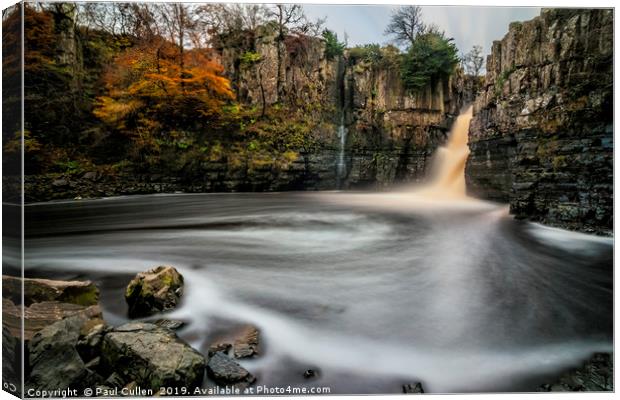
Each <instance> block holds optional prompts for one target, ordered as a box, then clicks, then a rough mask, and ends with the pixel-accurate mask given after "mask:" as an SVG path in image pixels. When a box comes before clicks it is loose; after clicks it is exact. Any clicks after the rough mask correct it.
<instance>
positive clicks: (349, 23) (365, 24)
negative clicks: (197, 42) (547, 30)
mask: <svg viewBox="0 0 620 400" xmlns="http://www.w3.org/2000/svg"><path fill="white" fill-rule="evenodd" d="M303 6H304V10H305V12H306V15H307V16H308V17H309V18H311V19H313V20H314V19H316V18H322V17H327V21H326V23H325V25H326V26H327V28H329V29H330V30H332V31H334V32H336V33H337V34H338V38H339V39H340V40H343V38H344V33H345V32H346V33H347V36H348V44H349V46H356V45H361V44H368V43H379V44H381V45H384V44H388V43H390V39H389V37H387V36H385V35H384V34H383V31H384V30H385V27H386V26H387V25H388V23H389V20H390V15H391V13H392V10H393V9H395V8H396V7H398V6H389V5H374V6H373V5H325V4H323V5H312V4H304V5H303ZM422 14H423V18H424V21H425V22H426V23H433V24H435V25H437V26H439V27H440V28H441V29H442V30H444V31H445V32H446V34H447V36H448V37H452V38H454V41H455V43H456V46H457V47H458V49H459V51H460V52H463V53H465V52H467V51H469V50H470V49H471V48H472V46H474V45H480V46H482V48H483V51H484V54H485V56H486V55H487V54H489V53H490V51H491V44H492V43H493V41H494V40H499V39H501V38H502V37H504V35H505V34H506V33H507V32H508V24H510V22H513V21H526V20H529V19H532V18H534V17H535V16H537V15H539V14H540V8H537V7H464V6H423V7H422Z"/></svg>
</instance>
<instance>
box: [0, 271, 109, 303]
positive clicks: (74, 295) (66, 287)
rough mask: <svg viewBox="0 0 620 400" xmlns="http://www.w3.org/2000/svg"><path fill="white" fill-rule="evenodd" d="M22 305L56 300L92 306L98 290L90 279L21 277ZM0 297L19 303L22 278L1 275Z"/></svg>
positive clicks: (95, 301) (95, 300) (96, 301)
mask: <svg viewBox="0 0 620 400" xmlns="http://www.w3.org/2000/svg"><path fill="white" fill-rule="evenodd" d="M23 285H24V293H23V295H24V305H26V306H29V305H30V304H32V303H39V302H42V301H58V302H61V303H71V304H77V305H81V306H93V305H96V304H97V303H98V301H99V290H98V289H97V286H95V284H93V283H92V282H91V281H55V280H50V279H31V278H25V279H23ZM2 297H3V298H7V299H10V300H11V301H12V302H13V303H15V304H21V301H22V300H21V298H22V278H19V277H14V276H9V275H3V276H2Z"/></svg>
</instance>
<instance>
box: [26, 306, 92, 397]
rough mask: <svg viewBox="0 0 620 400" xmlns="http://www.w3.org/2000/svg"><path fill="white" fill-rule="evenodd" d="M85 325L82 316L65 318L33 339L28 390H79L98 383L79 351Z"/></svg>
mask: <svg viewBox="0 0 620 400" xmlns="http://www.w3.org/2000/svg"><path fill="white" fill-rule="evenodd" d="M85 322H86V319H84V318H83V317H80V316H73V317H69V318H65V319H63V320H61V321H57V322H55V323H53V324H51V325H49V326H47V327H45V328H43V329H42V330H40V331H39V332H37V333H36V334H35V335H34V336H33V337H32V340H31V341H30V344H29V361H30V366H31V372H30V375H29V377H28V379H27V381H26V387H27V388H35V389H46V390H55V389H58V388H67V387H70V388H72V389H78V390H79V389H83V388H85V387H90V386H93V385H95V384H97V383H98V381H99V380H100V377H98V376H97V375H96V374H95V373H93V372H92V371H91V370H89V369H88V368H87V367H86V365H85V364H84V361H83V360H82V358H81V357H80V355H79V354H78V351H77V349H76V344H77V341H78V337H79V335H80V330H81V328H82V326H83V325H84V323H85Z"/></svg>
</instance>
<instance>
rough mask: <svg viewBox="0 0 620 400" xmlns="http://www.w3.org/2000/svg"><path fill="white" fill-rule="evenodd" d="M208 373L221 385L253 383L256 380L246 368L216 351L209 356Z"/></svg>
mask: <svg viewBox="0 0 620 400" xmlns="http://www.w3.org/2000/svg"><path fill="white" fill-rule="evenodd" d="M207 373H208V374H209V377H211V378H212V379H213V380H214V381H215V382H216V383H218V384H221V385H229V384H243V383H245V384H251V383H253V382H254V381H255V380H256V378H254V376H252V374H250V373H249V372H248V371H247V370H246V369H245V368H243V367H242V366H241V365H239V364H238V363H237V362H236V361H235V360H233V359H232V358H230V357H228V356H227V355H226V354H224V353H222V352H218V353H215V354H213V355H212V356H211V357H210V358H209V362H208V364H207Z"/></svg>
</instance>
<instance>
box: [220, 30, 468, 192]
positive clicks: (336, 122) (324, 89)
mask: <svg viewBox="0 0 620 400" xmlns="http://www.w3.org/2000/svg"><path fill="white" fill-rule="evenodd" d="M278 45H279V44H278V42H277V41H276V39H275V32H270V31H269V28H264V29H261V30H259V34H258V37H256V38H253V44H252V45H251V46H246V50H247V49H248V48H250V49H252V50H251V51H246V50H243V47H241V48H222V49H220V53H221V61H222V64H223V65H224V66H225V70H226V71H232V72H230V74H229V78H230V79H231V81H232V82H233V86H234V87H235V91H236V92H237V98H238V99H239V100H240V101H241V102H243V103H245V104H248V105H253V106H259V107H260V106H261V105H262V104H266V105H267V106H269V105H273V104H275V103H277V102H278V101H288V102H292V103H297V102H300V101H301V102H305V103H307V104H313V103H316V104H321V105H323V107H322V112H323V116H322V117H323V118H324V119H325V120H326V121H329V122H330V123H331V124H332V134H331V135H330V137H329V138H327V139H326V140H325V142H324V143H323V146H322V148H321V149H319V151H317V152H314V153H312V154H300V157H299V159H298V160H296V162H295V163H293V165H292V166H291V168H290V169H289V171H288V172H285V173H283V174H280V176H281V177H287V176H288V177H289V178H291V179H293V180H295V178H293V177H295V176H300V174H301V175H303V179H302V181H301V182H298V183H297V184H296V185H293V186H297V187H299V188H307V189H311V190H312V189H332V188H334V187H336V186H340V187H342V188H352V187H374V188H380V187H386V186H389V185H391V184H393V183H395V182H397V181H399V182H400V181H417V180H420V179H421V178H422V177H423V176H424V172H425V170H426V168H427V161H428V159H429V158H430V155H431V153H432V152H433V151H434V150H435V148H436V147H437V146H438V145H440V144H441V143H443V141H444V140H445V138H446V134H447V131H448V130H449V127H450V125H451V122H452V119H453V117H454V116H455V115H457V114H458V112H459V109H460V108H461V107H462V105H463V103H464V102H465V101H468V100H469V101H471V97H472V96H471V93H472V85H471V79H468V78H466V77H465V76H464V75H463V73H462V71H460V70H458V71H457V72H456V74H455V75H454V76H453V77H451V78H450V79H449V80H447V81H440V82H436V83H435V84H433V85H432V86H429V87H427V88H426V90H425V91H424V92H423V93H420V94H418V95H410V94H408V93H407V92H406V91H405V89H404V88H403V86H402V84H401V80H400V67H399V65H398V61H397V60H398V57H399V56H398V55H397V54H396V53H394V48H392V49H390V48H389V47H388V48H385V49H381V52H380V54H377V55H376V59H374V60H373V61H370V60H366V59H363V58H362V59H360V58H355V57H353V55H352V54H351V51H350V50H347V51H345V53H344V55H342V56H336V57H333V58H331V59H329V58H327V57H326V56H325V43H324V41H323V40H322V39H319V38H310V37H303V36H302V37H289V38H287V39H286V40H284V42H283V43H282V44H280V46H282V47H284V49H282V50H283V51H281V54H282V55H283V60H282V62H283V64H284V70H285V79H284V82H283V90H282V92H283V93H284V94H285V96H286V97H285V98H279V97H278V92H277V87H276V82H277V70H278V69H277V65H278V63H277V54H278V52H277V46H278ZM252 60H257V61H252ZM258 60H259V61H258ZM326 105H328V107H325V106H326ZM325 110H327V111H325ZM343 134H344V135H345V137H344V138H341V136H342V135H343ZM343 147H344V149H343ZM339 163H341V165H340V168H339ZM290 175H292V176H293V177H290ZM281 177H280V178H277V179H275V180H274V182H277V181H278V180H279V179H281ZM284 185H285V186H287V185H289V184H287V183H285V184H284ZM276 186H282V182H280V184H278V183H276Z"/></svg>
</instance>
